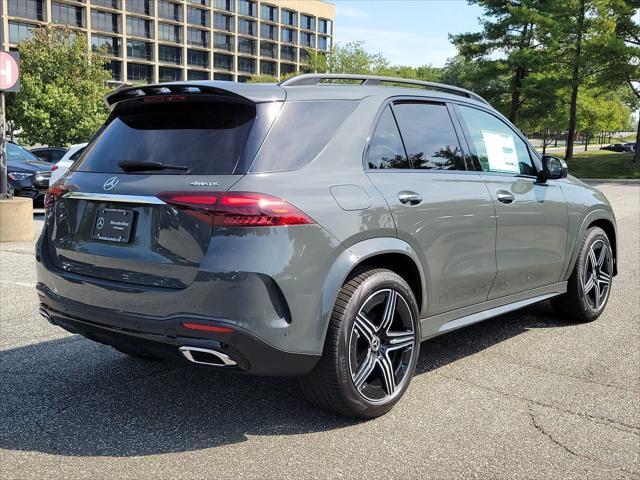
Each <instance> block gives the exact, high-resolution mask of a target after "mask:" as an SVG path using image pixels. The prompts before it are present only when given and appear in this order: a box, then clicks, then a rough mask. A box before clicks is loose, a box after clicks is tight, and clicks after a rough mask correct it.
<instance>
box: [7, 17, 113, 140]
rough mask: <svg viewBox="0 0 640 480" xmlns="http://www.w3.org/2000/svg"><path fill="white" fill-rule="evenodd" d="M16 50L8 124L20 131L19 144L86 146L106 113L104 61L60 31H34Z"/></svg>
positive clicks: (67, 32)
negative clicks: (16, 87)
mask: <svg viewBox="0 0 640 480" xmlns="http://www.w3.org/2000/svg"><path fill="white" fill-rule="evenodd" d="M18 48H19V51H20V60H21V77H20V92H18V93H17V94H13V95H14V96H13V97H12V98H11V99H10V103H9V105H8V118H9V119H10V120H11V122H12V124H13V125H14V126H15V127H17V128H22V130H23V133H22V136H21V138H22V140H23V142H24V143H26V144H31V145H33V144H43V145H56V146H60V145H69V144H72V143H79V142H83V141H87V140H89V138H90V137H91V136H92V135H93V133H94V132H95V131H96V130H97V129H98V128H99V127H100V125H101V124H102V123H103V122H104V120H105V119H106V117H107V113H108V111H107V108H106V106H105V105H104V104H103V102H102V97H103V96H104V95H105V94H106V93H107V92H108V91H109V87H108V86H107V83H106V82H107V80H108V79H109V78H111V75H110V73H109V72H108V71H107V70H106V69H105V60H104V59H103V58H101V57H100V56H99V55H98V54H95V53H93V52H88V51H87V42H86V38H85V37H84V36H83V35H82V34H80V33H77V32H73V31H72V30H70V29H68V28H66V27H58V26H49V25H48V26H44V27H40V28H37V29H35V30H34V34H33V37H32V38H31V39H30V40H26V41H24V42H22V43H20V44H19V46H18Z"/></svg>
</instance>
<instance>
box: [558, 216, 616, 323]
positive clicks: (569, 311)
mask: <svg viewBox="0 0 640 480" xmlns="http://www.w3.org/2000/svg"><path fill="white" fill-rule="evenodd" d="M612 279H613V252H612V250H611V244H610V243H609V238H608V237H607V234H606V233H605V232H604V230H602V229H601V228H599V227H593V228H590V229H589V230H587V233H586V234H585V236H584V239H583V240H582V244H581V246H580V251H579V253H578V258H577V259H576V264H575V266H574V268H573V272H572V273H571V277H570V278H569V283H568V285H567V293H565V294H563V295H561V296H559V297H555V298H553V299H552V300H551V305H552V306H553V308H554V310H555V311H556V312H557V313H558V314H560V315H562V316H563V317H565V318H569V319H571V320H574V321H577V322H592V321H593V320H595V319H596V318H598V317H599V316H600V314H601V313H602V312H603V311H604V308H605V306H606V305H607V301H608V300H609V293H610V291H611V282H612Z"/></svg>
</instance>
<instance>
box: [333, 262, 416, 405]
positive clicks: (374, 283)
mask: <svg viewBox="0 0 640 480" xmlns="http://www.w3.org/2000/svg"><path fill="white" fill-rule="evenodd" d="M389 288H390V289H393V290H395V291H397V292H398V293H400V294H401V295H402V296H403V297H404V299H405V300H406V301H407V304H408V305H409V308H410V310H411V314H412V317H413V328H414V331H415V332H416V342H415V345H414V347H413V348H414V353H413V356H412V358H411V363H410V365H409V368H408V369H407V373H406V375H408V376H409V378H408V381H406V382H404V385H403V386H402V388H401V389H400V391H399V392H398V394H396V396H395V397H394V398H393V399H391V400H390V401H388V402H386V403H383V404H374V403H371V402H368V401H367V400H366V399H364V398H363V397H362V396H361V394H360V393H359V392H358V391H357V389H356V387H355V385H354V384H353V382H352V380H351V371H350V368H349V340H350V335H351V330H352V327H353V323H354V321H355V318H356V314H357V313H358V311H359V309H360V307H361V306H362V304H363V303H364V301H365V300H366V299H367V298H369V296H370V295H371V294H373V293H374V292H376V291H378V290H384V289H389ZM420 338H421V336H420V320H419V314H418V305H417V303H416V300H415V297H414V295H413V291H412V290H411V288H410V287H409V285H407V283H406V282H405V281H404V280H403V279H402V277H400V276H399V275H397V274H395V273H393V272H391V271H387V272H378V273H375V274H373V275H372V276H370V277H369V278H367V279H366V280H364V281H363V282H362V284H360V286H359V287H358V288H357V289H356V291H355V292H354V293H353V295H352V296H351V298H350V299H349V302H348V304H347V307H346V309H345V311H344V314H343V318H342V322H341V327H340V333H339V337H338V341H339V345H338V358H337V369H338V378H339V379H340V389H341V390H342V393H343V396H344V398H345V400H346V401H347V403H348V404H349V406H350V408H351V409H353V410H354V411H357V412H359V415H361V416H363V417H377V416H379V415H382V414H383V413H385V412H387V411H389V410H390V409H391V408H392V407H393V406H394V405H395V404H396V403H397V402H398V401H399V400H400V398H402V396H403V395H404V392H405V391H406V389H407V388H408V386H409V384H410V383H411V377H413V375H414V373H415V368H416V364H417V361H418V356H419V353H420Z"/></svg>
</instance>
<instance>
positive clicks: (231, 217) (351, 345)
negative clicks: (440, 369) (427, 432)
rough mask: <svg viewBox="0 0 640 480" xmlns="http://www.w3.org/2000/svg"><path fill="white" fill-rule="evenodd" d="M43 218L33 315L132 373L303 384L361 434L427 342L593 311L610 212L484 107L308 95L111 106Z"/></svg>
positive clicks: (309, 87)
mask: <svg viewBox="0 0 640 480" xmlns="http://www.w3.org/2000/svg"><path fill="white" fill-rule="evenodd" d="M106 102H107V103H108V105H109V108H110V110H111V114H110V116H109V119H108V120H107V122H106V124H105V125H104V127H103V128H102V129H101V130H100V132H99V133H98V134H97V135H96V137H95V138H94V140H93V141H92V142H91V143H90V144H89V146H88V147H87V149H86V151H85V152H84V153H83V155H82V156H81V157H80V158H79V160H78V161H77V162H76V163H75V164H74V165H73V167H72V168H71V170H70V171H69V173H68V174H67V175H65V176H64V177H63V178H62V179H61V180H60V181H58V182H57V183H56V184H54V185H53V186H52V187H51V188H50V190H49V192H48V195H47V199H46V207H47V211H46V220H45V227H44V230H43V232H42V235H41V237H40V239H39V241H38V243H37V252H36V255H37V257H36V258H37V266H38V283H37V289H38V294H39V296H40V302H41V307H40V311H41V313H42V315H43V316H44V317H45V318H46V319H47V320H49V321H50V322H51V323H53V324H55V325H58V326H60V327H62V328H64V329H66V330H68V331H70V332H73V333H79V334H81V335H84V336H85V337H87V338H89V339H91V340H95V341H97V342H101V343H104V344H107V345H111V346H113V347H114V348H116V349H118V350H120V351H122V352H124V353H126V354H129V355H132V356H135V357H141V358H148V359H157V358H163V359H167V358H168V359H177V360H180V361H184V362H186V361H190V362H194V363H197V364H202V365H208V366H213V367H217V368H222V369H225V370H230V371H231V370H234V371H238V372H246V373H252V374H257V375H294V376H300V377H301V384H302V390H303V392H304V394H305V395H306V397H307V398H308V399H310V400H311V401H312V402H313V403H315V404H316V405H318V406H320V407H323V408H326V409H330V410H333V411H336V412H339V413H341V414H345V415H349V416H355V417H362V418H369V417H375V416H378V415H381V414H384V413H385V412H387V411H388V410H390V409H391V408H392V406H393V405H394V404H395V403H396V402H397V401H398V400H399V399H400V397H401V396H402V395H403V393H404V392H405V390H406V389H407V387H408V385H409V382H410V381H411V377H412V376H413V374H414V370H415V367H416V362H417V359H418V353H419V350H420V343H421V342H422V341H424V340H426V339H429V338H432V337H434V336H436V335H440V334H443V333H445V332H450V331H452V330H454V329H457V328H460V327H463V326H465V325H469V324H472V323H475V322H479V321H482V320H485V319H487V318H489V317H493V316H496V315H500V314H503V313H505V312H509V311H512V310H515V309H519V308H521V307H524V306H526V305H529V304H532V303H535V302H540V301H543V300H547V299H551V302H552V304H553V306H554V307H555V308H556V309H557V311H558V313H559V314H560V315H563V316H564V318H567V319H568V318H571V319H574V320H575V321H580V322H587V321H591V320H594V319H596V318H597V317H598V316H599V315H600V314H601V313H602V311H603V309H604V307H605V305H606V303H607V300H608V298H609V294H610V290H611V281H612V277H613V276H614V275H615V274H616V224H615V219H614V215H613V212H612V209H611V206H610V205H609V202H608V201H607V199H606V198H605V197H604V196H603V195H602V194H601V193H600V192H599V191H597V190H595V189H593V188H591V187H589V186H587V185H585V184H583V183H582V182H580V181H578V180H576V179H575V178H573V177H568V176H567V170H566V165H565V164H564V162H563V161H562V160H560V159H558V158H554V157H540V156H539V155H538V154H537V153H536V152H535V151H534V149H533V148H532V147H531V146H530V145H529V143H528V142H527V140H526V139H525V138H524V137H523V136H522V135H521V133H520V132H519V131H518V130H517V129H516V128H514V127H513V125H511V124H510V123H509V122H508V121H507V120H506V119H505V118H504V117H503V116H502V115H500V114H499V113H498V112H496V111H495V110H494V109H493V108H492V107H491V106H490V105H488V104H487V102H485V101H484V100H483V99H482V98H481V97H479V96H478V95H476V94H474V93H472V92H469V91H467V90H463V89H460V88H456V87H451V86H447V85H441V84H435V83H427V82H418V81H411V80H402V79H396V78H381V77H368V76H354V75H314V74H309V75H301V76H298V77H294V78H292V79H289V80H287V81H285V82H283V83H280V84H279V85H258V84H254V85H249V84H237V83H231V82H216V81H211V82H185V83H170V84H160V85H149V86H143V87H132V88H125V89H120V90H117V91H115V92H113V93H111V94H110V95H108V96H107V97H106Z"/></svg>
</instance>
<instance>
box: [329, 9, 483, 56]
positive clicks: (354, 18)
mask: <svg viewBox="0 0 640 480" xmlns="http://www.w3.org/2000/svg"><path fill="white" fill-rule="evenodd" d="M330 1H331V3H333V4H334V5H335V6H336V16H335V25H334V41H335V42H338V43H342V44H344V43H346V42H350V41H353V40H362V41H364V42H365V49H366V50H367V51H368V52H370V53H382V54H383V55H384V56H385V57H386V58H387V59H388V60H389V61H390V62H391V63H392V64H394V65H411V66H414V67H417V66H420V65H425V64H431V65H433V66H434V67H441V66H443V65H444V63H445V62H446V60H447V58H449V57H452V56H454V55H455V54H456V49H455V48H454V47H453V46H452V45H451V44H450V43H449V38H448V34H449V33H454V34H455V33H462V32H476V31H479V30H480V24H479V22H478V17H479V16H480V14H481V9H480V8H479V7H477V6H475V5H469V4H468V3H467V2H466V0H330Z"/></svg>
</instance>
